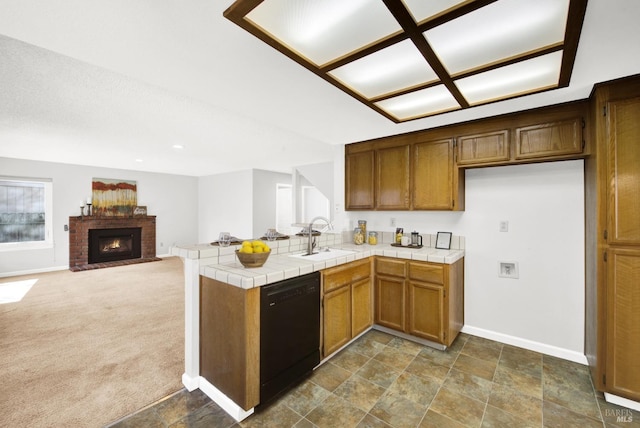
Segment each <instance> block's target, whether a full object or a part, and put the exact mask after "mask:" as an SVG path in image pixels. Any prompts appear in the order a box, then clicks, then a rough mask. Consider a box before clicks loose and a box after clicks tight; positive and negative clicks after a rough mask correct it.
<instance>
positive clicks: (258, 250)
mask: <svg viewBox="0 0 640 428" xmlns="http://www.w3.org/2000/svg"><path fill="white" fill-rule="evenodd" d="M253 252H254V253H262V252H263V251H262V247H261V246H259V245H256V246H254V247H253Z"/></svg>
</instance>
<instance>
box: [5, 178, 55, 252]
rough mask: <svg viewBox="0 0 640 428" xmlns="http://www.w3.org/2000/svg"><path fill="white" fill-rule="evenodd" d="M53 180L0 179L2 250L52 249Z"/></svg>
mask: <svg viewBox="0 0 640 428" xmlns="http://www.w3.org/2000/svg"><path fill="white" fill-rule="evenodd" d="M51 189H52V183H51V180H45V179H29V178H0V249H1V250H18V249H30V248H49V247H52V246H53V238H52V233H51V223H52V222H51V218H52V215H51V212H52V208H51V207H52V203H51V193H52V192H51Z"/></svg>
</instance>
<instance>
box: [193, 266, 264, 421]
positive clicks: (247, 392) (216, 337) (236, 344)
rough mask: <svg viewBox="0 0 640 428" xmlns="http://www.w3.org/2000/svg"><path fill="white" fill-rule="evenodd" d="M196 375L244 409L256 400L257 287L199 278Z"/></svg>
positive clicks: (256, 401)
mask: <svg viewBox="0 0 640 428" xmlns="http://www.w3.org/2000/svg"><path fill="white" fill-rule="evenodd" d="M200 375H201V376H202V377H204V378H206V379H207V380H208V381H209V382H210V383H211V384H213V385H215V386H216V388H218V389H219V390H220V391H222V392H223V393H224V394H225V395H226V396H227V397H229V398H230V399H231V400H233V402H235V403H236V404H238V405H239V406H240V407H242V408H243V409H244V410H249V409H251V408H252V407H255V406H256V405H258V403H259V402H260V288H257V287H256V288H251V289H249V290H245V289H242V288H240V287H236V286H234V285H230V284H226V283H223V282H220V281H216V280H214V279H211V278H207V277H204V276H201V277H200Z"/></svg>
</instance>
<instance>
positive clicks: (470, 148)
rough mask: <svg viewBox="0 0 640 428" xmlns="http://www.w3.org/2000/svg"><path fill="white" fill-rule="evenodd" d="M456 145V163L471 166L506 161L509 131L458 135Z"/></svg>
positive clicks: (508, 155) (507, 158)
mask: <svg viewBox="0 0 640 428" xmlns="http://www.w3.org/2000/svg"><path fill="white" fill-rule="evenodd" d="M457 147H458V165H464V166H473V165H483V164H486V163H493V162H504V161H508V160H509V157H510V153H509V131H507V130H504V131H496V132H488V133H485V134H476V135H465V136H463V137H458V138H457Z"/></svg>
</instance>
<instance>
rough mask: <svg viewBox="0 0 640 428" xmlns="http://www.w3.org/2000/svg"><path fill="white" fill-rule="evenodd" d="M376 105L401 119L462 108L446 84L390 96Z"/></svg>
mask: <svg viewBox="0 0 640 428" xmlns="http://www.w3.org/2000/svg"><path fill="white" fill-rule="evenodd" d="M375 105H376V106H377V107H379V108H381V109H382V110H384V111H385V112H387V113H388V114H390V115H391V116H393V117H395V118H396V119H397V120H399V121H403V120H409V119H415V118H418V117H424V116H428V115H432V114H437V113H443V112H445V111H451V110H456V109H458V108H460V105H459V104H458V102H457V101H456V100H455V98H453V96H452V95H451V93H450V92H449V91H448V90H447V88H445V86H444V85H439V86H434V87H432V88H427V89H422V90H419V91H415V92H411V93H408V94H404V95H400V96H397V97H394V98H389V99H386V100H383V101H379V102H377V103H375Z"/></svg>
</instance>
